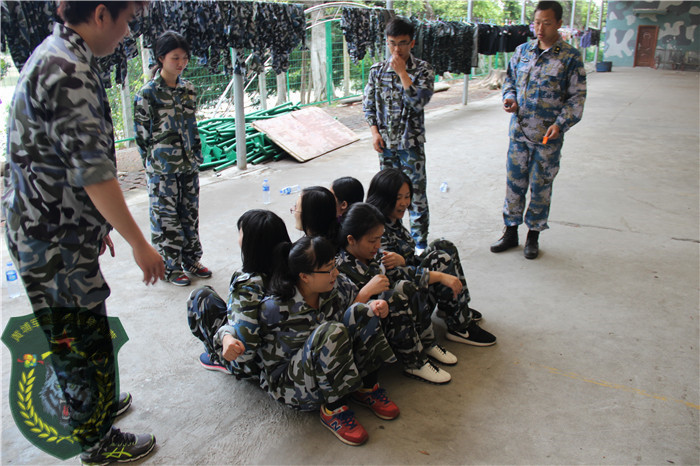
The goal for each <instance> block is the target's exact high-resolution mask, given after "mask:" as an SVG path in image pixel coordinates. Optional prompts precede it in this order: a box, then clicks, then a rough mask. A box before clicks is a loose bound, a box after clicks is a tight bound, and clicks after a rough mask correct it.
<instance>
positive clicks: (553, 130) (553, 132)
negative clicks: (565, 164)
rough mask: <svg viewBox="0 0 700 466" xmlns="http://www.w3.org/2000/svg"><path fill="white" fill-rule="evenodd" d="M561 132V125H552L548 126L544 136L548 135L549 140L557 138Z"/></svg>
mask: <svg viewBox="0 0 700 466" xmlns="http://www.w3.org/2000/svg"><path fill="white" fill-rule="evenodd" d="M560 133H561V129H559V126H557V125H552V126H550V127H549V128H547V132H546V133H544V137H546V138H547V140H550V139H556V138H558V137H559V134H560Z"/></svg>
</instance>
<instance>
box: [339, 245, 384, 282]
mask: <svg viewBox="0 0 700 466" xmlns="http://www.w3.org/2000/svg"><path fill="white" fill-rule="evenodd" d="M335 264H336V265H337V266H338V271H339V272H340V273H341V276H345V277H347V278H348V279H349V280H351V281H352V282H353V283H354V284H355V285H356V286H357V287H358V288H362V287H363V286H365V285H366V284H367V283H369V281H370V280H371V279H372V277H374V276H375V275H381V274H383V273H384V272H382V269H381V267H380V265H379V262H378V261H377V258H374V259H373V260H371V261H370V262H369V264H364V263H363V262H362V261H360V260H358V259H357V258H356V257H355V256H353V255H352V254H350V253H349V252H348V251H347V250H345V249H341V250H340V252H339V253H338V255H337V256H336V258H335Z"/></svg>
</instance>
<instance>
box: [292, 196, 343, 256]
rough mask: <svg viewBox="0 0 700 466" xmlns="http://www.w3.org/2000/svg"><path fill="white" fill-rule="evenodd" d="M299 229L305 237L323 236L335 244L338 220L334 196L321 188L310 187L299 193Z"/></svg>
mask: <svg viewBox="0 0 700 466" xmlns="http://www.w3.org/2000/svg"><path fill="white" fill-rule="evenodd" d="M301 229H302V230H304V233H306V235H307V236H323V237H325V238H326V239H328V240H330V241H331V242H333V244H336V243H337V241H338V218H337V217H336V208H335V196H334V195H333V193H332V192H330V191H329V190H328V188H324V187H323V186H310V187H308V188H304V189H302V191H301Z"/></svg>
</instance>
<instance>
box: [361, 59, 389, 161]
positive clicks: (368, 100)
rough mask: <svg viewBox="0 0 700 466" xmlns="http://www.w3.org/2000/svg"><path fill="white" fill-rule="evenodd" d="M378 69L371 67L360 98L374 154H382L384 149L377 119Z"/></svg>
mask: <svg viewBox="0 0 700 466" xmlns="http://www.w3.org/2000/svg"><path fill="white" fill-rule="evenodd" d="M378 72H379V69H378V68H377V67H372V68H371V69H370V71H369V78H368V79H367V85H366V86H365V90H364V94H363V96H362V112H363V113H364V116H365V121H367V124H368V125H369V129H370V132H371V133H372V147H373V148H374V150H375V151H376V152H382V150H383V149H384V147H385V144H384V139H383V138H382V135H381V134H380V132H379V119H378V118H377V96H376V92H377V79H378V78H377V75H378Z"/></svg>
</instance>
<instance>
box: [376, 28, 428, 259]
mask: <svg viewBox="0 0 700 466" xmlns="http://www.w3.org/2000/svg"><path fill="white" fill-rule="evenodd" d="M414 32H415V28H414V27H413V25H412V24H411V23H409V22H408V21H406V20H404V19H401V18H395V19H393V20H392V21H391V22H390V23H389V24H388V25H387V27H386V41H387V45H388V47H389V52H391V58H390V59H388V60H385V61H382V62H378V63H375V64H374V65H372V68H371V69H370V72H369V79H368V81H367V86H366V87H365V93H364V99H363V102H362V107H363V111H364V113H365V120H367V123H368V124H369V127H370V130H371V131H372V144H373V146H374V150H376V151H377V152H378V153H379V167H380V169H381V170H383V169H385V168H398V169H400V170H401V171H403V172H404V173H406V175H407V176H408V177H409V178H410V180H411V183H412V184H413V199H412V200H411V208H410V210H409V212H410V218H411V236H412V237H413V239H414V240H415V242H416V248H417V249H419V250H423V249H425V248H426V247H427V246H428V226H429V224H430V214H429V212H428V197H427V194H426V186H427V179H426V175H425V150H424V148H423V144H424V143H425V118H424V115H423V109H424V108H425V106H426V105H427V104H428V102H429V101H430V98H431V97H432V96H433V82H434V81H435V73H434V72H433V69H432V67H431V66H430V65H429V64H428V62H426V61H423V60H419V59H417V58H416V57H414V56H413V55H411V49H412V48H413V46H414V45H415V44H416V41H415V40H414V39H413V35H414Z"/></svg>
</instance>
